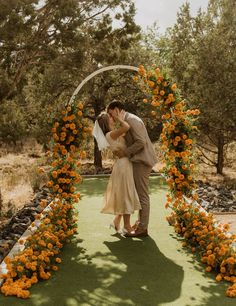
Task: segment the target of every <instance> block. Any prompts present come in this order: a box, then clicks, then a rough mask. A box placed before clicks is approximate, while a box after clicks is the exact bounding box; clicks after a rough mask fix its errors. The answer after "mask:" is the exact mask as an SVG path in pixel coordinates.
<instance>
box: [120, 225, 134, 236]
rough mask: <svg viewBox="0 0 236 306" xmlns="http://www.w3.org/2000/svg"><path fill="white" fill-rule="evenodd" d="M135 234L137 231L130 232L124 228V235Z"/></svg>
mask: <svg viewBox="0 0 236 306" xmlns="http://www.w3.org/2000/svg"><path fill="white" fill-rule="evenodd" d="M134 233H135V231H134V230H131V231H128V230H127V229H126V228H124V227H123V228H122V235H124V236H125V235H126V234H131V235H132V234H134Z"/></svg>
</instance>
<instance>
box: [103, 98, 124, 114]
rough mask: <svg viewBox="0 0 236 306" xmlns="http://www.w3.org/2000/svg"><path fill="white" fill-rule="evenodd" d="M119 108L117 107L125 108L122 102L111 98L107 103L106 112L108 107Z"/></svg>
mask: <svg viewBox="0 0 236 306" xmlns="http://www.w3.org/2000/svg"><path fill="white" fill-rule="evenodd" d="M116 107H117V108H119V109H125V106H124V104H123V103H122V102H120V101H119V100H113V101H112V102H111V103H110V104H108V106H107V112H108V111H109V110H110V109H114V108H116Z"/></svg>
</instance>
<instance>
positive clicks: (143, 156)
mask: <svg viewBox="0 0 236 306" xmlns="http://www.w3.org/2000/svg"><path fill="white" fill-rule="evenodd" d="M123 109H124V105H123V104H122V103H121V102H120V101H117V100H115V101H113V102H111V103H110V104H109V105H108V107H107V113H108V114H109V115H110V116H111V117H116V115H117V113H118V112H120V111H121V110H123ZM124 119H125V121H127V122H128V124H129V125H130V129H129V130H128V132H127V133H126V135H125V141H126V145H127V149H125V150H119V151H117V152H116V155H117V156H118V157H120V158H121V157H124V156H127V157H128V158H129V159H130V161H131V162H132V164H133V176H134V182H135V186H136V190H137V193H138V196H139V201H140V204H141V207H142V209H141V210H140V211H139V222H136V226H134V227H133V228H134V232H132V233H129V234H126V236H128V237H145V236H148V223H149V214H150V199H149V194H148V189H149V188H148V185H149V175H150V173H151V170H152V167H153V166H154V165H155V164H156V162H157V158H156V155H155V152H154V149H153V146H152V143H151V140H150V138H149V136H148V133H147V130H146V127H145V125H144V123H143V121H142V120H141V119H140V118H139V117H137V116H135V115H134V114H131V113H128V112H126V113H125V118H124Z"/></svg>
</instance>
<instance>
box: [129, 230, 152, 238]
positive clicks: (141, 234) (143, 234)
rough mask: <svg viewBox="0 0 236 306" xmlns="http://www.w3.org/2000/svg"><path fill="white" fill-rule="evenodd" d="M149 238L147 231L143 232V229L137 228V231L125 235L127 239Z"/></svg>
mask: <svg viewBox="0 0 236 306" xmlns="http://www.w3.org/2000/svg"><path fill="white" fill-rule="evenodd" d="M147 236H148V231H147V229H146V230H143V229H141V228H137V229H136V230H135V231H132V232H131V233H126V234H125V237H147Z"/></svg>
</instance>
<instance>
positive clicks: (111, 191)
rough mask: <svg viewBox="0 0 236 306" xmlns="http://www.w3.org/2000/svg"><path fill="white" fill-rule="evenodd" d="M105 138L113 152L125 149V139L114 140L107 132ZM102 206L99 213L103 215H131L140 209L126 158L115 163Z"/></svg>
mask: <svg viewBox="0 0 236 306" xmlns="http://www.w3.org/2000/svg"><path fill="white" fill-rule="evenodd" d="M106 138H107V141H108V143H109V144H110V148H111V150H112V151H113V152H114V151H115V150H117V149H118V148H125V147H126V144H125V139H124V137H122V136H120V137H119V138H118V139H116V140H114V139H112V138H111V136H110V132H109V133H107V134H106ZM103 204H104V206H103V208H102V210H101V212H102V213H104V214H113V215H123V214H133V213H134V211H135V210H140V209H141V205H140V203H139V198H138V194H137V191H136V189H135V185H134V178H133V166H132V162H131V161H130V160H129V159H128V158H127V157H122V158H119V159H117V160H116V161H115V163H114V165H113V169H112V173H111V176H110V179H109V182H108V185H107V189H106V192H105V195H104V203H103Z"/></svg>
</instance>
